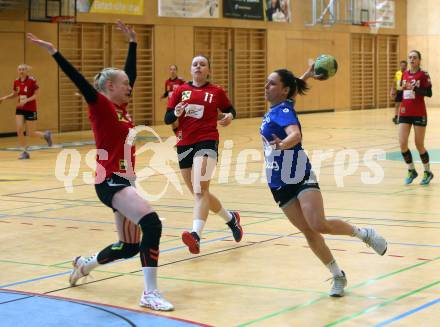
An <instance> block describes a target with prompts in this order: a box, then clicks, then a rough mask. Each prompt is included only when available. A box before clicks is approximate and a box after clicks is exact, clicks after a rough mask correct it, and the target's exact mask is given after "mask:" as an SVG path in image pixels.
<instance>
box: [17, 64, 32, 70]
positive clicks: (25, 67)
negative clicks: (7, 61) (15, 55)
mask: <svg viewBox="0 0 440 327" xmlns="http://www.w3.org/2000/svg"><path fill="white" fill-rule="evenodd" d="M17 68H18V69H20V68H22V69H26V70H27V71H29V70H31V68H32V67H31V66H29V65H28V64H20V65H18V67H17Z"/></svg>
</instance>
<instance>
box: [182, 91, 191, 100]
mask: <svg viewBox="0 0 440 327" xmlns="http://www.w3.org/2000/svg"><path fill="white" fill-rule="evenodd" d="M190 97H191V91H183V92H182V101H186V100H189V98H190Z"/></svg>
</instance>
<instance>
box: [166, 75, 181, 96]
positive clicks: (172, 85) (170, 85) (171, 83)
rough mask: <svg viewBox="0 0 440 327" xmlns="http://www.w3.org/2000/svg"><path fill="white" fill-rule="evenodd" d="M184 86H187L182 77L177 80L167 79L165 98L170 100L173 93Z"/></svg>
mask: <svg viewBox="0 0 440 327" xmlns="http://www.w3.org/2000/svg"><path fill="white" fill-rule="evenodd" d="M182 84H185V81H184V80H183V79H182V78H181V77H176V78H175V79H171V78H169V79H167V80H166V81H165V93H164V97H168V99H169V98H171V96H172V95H173V92H174V91H175V90H177V88H178V87H179V86H180V85H182Z"/></svg>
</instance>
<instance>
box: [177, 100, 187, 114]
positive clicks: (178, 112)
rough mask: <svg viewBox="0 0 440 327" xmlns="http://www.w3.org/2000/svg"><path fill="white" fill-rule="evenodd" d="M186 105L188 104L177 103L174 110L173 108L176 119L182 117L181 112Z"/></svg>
mask: <svg viewBox="0 0 440 327" xmlns="http://www.w3.org/2000/svg"><path fill="white" fill-rule="evenodd" d="M187 105H188V103H185V102H183V101H182V102H179V103H178V104H177V106H176V108H174V115H176V117H180V116H182V114H183V112H184V111H185V108H186V106H187Z"/></svg>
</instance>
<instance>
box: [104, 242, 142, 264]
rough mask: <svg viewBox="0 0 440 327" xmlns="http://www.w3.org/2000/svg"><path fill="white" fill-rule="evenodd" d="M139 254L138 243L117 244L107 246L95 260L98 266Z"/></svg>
mask: <svg viewBox="0 0 440 327" xmlns="http://www.w3.org/2000/svg"><path fill="white" fill-rule="evenodd" d="M138 253H139V243H124V242H121V241H119V242H117V243H114V244H111V245H109V246H107V247H106V248H105V249H104V250H102V251H101V252H99V253H98V257H97V260H98V262H99V263H100V264H105V263H108V262H111V261H115V260H118V259H128V258H131V257H134V256H135V255H136V254H138Z"/></svg>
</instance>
